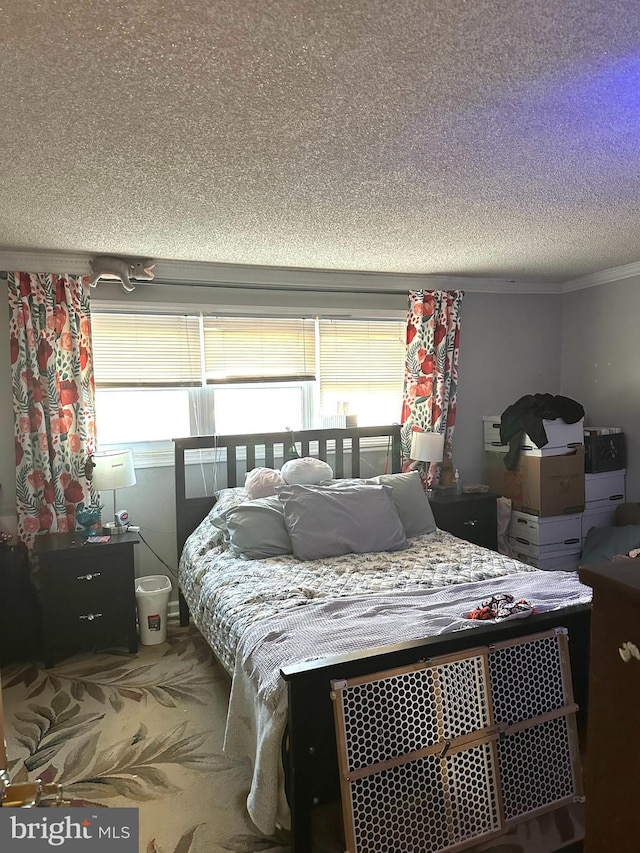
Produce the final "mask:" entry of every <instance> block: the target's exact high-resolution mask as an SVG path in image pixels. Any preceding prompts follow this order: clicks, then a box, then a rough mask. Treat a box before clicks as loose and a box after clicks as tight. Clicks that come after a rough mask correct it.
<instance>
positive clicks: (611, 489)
mask: <svg viewBox="0 0 640 853" xmlns="http://www.w3.org/2000/svg"><path fill="white" fill-rule="evenodd" d="M626 473H627V472H626V469H625V468H620V470H618V471H603V472H602V473H601V474H585V475H584V500H585V509H596V507H598V508H601V507H605V506H607V505H608V506H613V508H614V509H615V508H616V506H617V505H618V504H621V503H624V500H625V486H624V478H625V474H626Z"/></svg>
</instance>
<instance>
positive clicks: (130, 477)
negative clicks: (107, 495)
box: [93, 450, 136, 491]
mask: <svg viewBox="0 0 640 853" xmlns="http://www.w3.org/2000/svg"><path fill="white" fill-rule="evenodd" d="M93 462H94V465H95V466H96V467H95V468H94V470H93V485H94V488H95V489H97V490H98V491H102V489H111V490H114V489H123V488H124V487H125V486H135V483H136V472H135V469H134V467H133V454H132V453H131V451H130V450H105V452H104V453H96V455H95V456H94V457H93Z"/></svg>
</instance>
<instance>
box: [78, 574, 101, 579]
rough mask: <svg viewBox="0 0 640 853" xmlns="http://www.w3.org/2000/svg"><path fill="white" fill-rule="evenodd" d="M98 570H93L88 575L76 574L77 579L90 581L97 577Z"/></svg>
mask: <svg viewBox="0 0 640 853" xmlns="http://www.w3.org/2000/svg"><path fill="white" fill-rule="evenodd" d="M99 577H100V572H93V573H92V574H88V575H78V577H77V580H79V581H92V580H93V579H94V578H99Z"/></svg>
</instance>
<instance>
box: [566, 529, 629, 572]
mask: <svg viewBox="0 0 640 853" xmlns="http://www.w3.org/2000/svg"><path fill="white" fill-rule="evenodd" d="M638 547H640V524H626V525H625V526H624V527H592V528H591V530H589V532H588V533H587V538H586V539H585V542H584V547H583V549H582V556H581V557H580V565H581V566H590V565H593V564H594V563H608V562H609V560H611V559H612V558H613V557H619V556H624V555H625V554H627V553H628V552H629V551H631V550H633V549H634V548H638Z"/></svg>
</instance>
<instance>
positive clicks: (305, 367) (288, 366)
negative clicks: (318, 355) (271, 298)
mask: <svg viewBox="0 0 640 853" xmlns="http://www.w3.org/2000/svg"><path fill="white" fill-rule="evenodd" d="M204 364H205V375H206V379H207V382H208V383H213V384H217V383H226V382H229V383H230V382H290V381H300V380H312V379H315V375H316V359H315V332H314V321H313V320H307V319H302V318H283V319H278V318H256V317H247V318H240V317H205V318H204Z"/></svg>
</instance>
